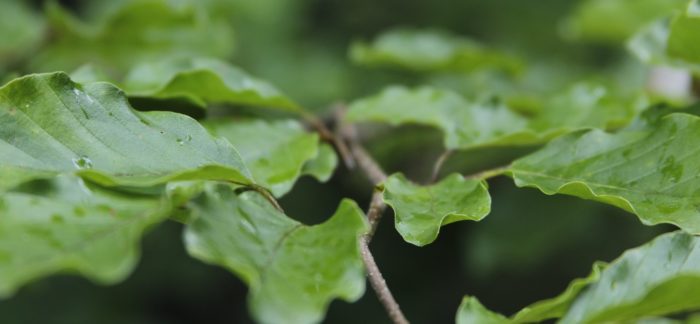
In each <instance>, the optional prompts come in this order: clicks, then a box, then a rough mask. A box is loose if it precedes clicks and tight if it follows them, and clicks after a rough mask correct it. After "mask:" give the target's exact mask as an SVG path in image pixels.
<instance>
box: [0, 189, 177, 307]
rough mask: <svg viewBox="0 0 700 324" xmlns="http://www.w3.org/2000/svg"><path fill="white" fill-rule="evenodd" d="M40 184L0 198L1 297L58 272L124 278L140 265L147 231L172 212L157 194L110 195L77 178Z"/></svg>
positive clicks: (102, 280) (100, 278)
mask: <svg viewBox="0 0 700 324" xmlns="http://www.w3.org/2000/svg"><path fill="white" fill-rule="evenodd" d="M37 187H38V189H37V188H34V189H33V192H32V193H27V192H9V193H5V194H4V195H3V196H2V197H0V278H2V280H0V296H1V297H7V296H9V295H11V294H12V293H14V292H15V291H16V290H17V289H18V288H19V287H20V286H21V285H23V284H26V283H28V282H30V281H33V280H35V279H38V278H41V277H44V276H48V275H51V274H55V273H66V272H68V273H79V274H81V275H83V276H86V277H88V278H90V279H91V280H93V281H95V282H98V283H101V284H112V283H116V282H119V281H121V280H123V279H124V278H125V277H126V276H127V275H128V274H129V273H130V272H131V271H132V269H133V268H134V267H135V266H136V263H137V261H138V256H139V252H138V242H139V240H140V239H141V236H142V235H143V233H144V231H145V230H146V229H147V228H148V227H150V226H151V225H153V224H155V223H157V222H160V221H162V220H163V219H164V218H165V217H167V215H168V212H169V209H170V207H169V205H168V204H167V203H166V202H165V201H164V200H162V199H159V198H158V196H155V197H148V196H137V195H129V194H122V193H116V192H112V191H107V190H104V189H100V188H96V187H94V186H88V185H86V184H85V183H84V182H83V180H81V179H80V178H77V177H74V176H60V177H57V178H55V179H52V180H50V181H45V182H42V183H40V184H38V185H37ZM34 192H36V193H34Z"/></svg>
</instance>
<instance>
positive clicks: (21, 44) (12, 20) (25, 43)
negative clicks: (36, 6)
mask: <svg viewBox="0 0 700 324" xmlns="http://www.w3.org/2000/svg"><path fill="white" fill-rule="evenodd" d="M44 25H45V23H44V21H43V20H42V19H41V17H40V16H39V15H38V14H37V13H36V12H34V11H33V10H32V9H31V8H30V7H29V6H28V5H27V2H26V1H20V0H6V1H0V40H2V41H0V71H1V69H2V66H1V65H2V64H5V63H6V60H8V59H9V60H12V59H17V56H18V55H22V54H27V53H26V52H27V51H28V50H29V49H30V48H31V47H33V46H36V45H37V43H38V42H39V41H40V40H41V37H42V34H43V31H44Z"/></svg>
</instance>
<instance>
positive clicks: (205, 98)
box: [124, 58, 301, 112]
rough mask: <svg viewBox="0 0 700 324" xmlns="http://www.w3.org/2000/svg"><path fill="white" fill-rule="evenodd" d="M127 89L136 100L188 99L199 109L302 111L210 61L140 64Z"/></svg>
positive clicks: (258, 83) (270, 89)
mask: <svg viewBox="0 0 700 324" xmlns="http://www.w3.org/2000/svg"><path fill="white" fill-rule="evenodd" d="M124 89H125V91H126V92H127V93H129V96H133V97H151V98H158V99H172V98H185V99H187V100H189V101H191V102H193V103H195V104H197V105H200V106H206V105H207V104H211V103H227V104H234V105H248V106H262V107H272V108H279V109H283V110H288V111H294V112H299V111H300V110H301V108H300V107H299V106H298V105H297V104H296V103H294V102H293V101H292V100H291V99H289V98H287V97H286V96H285V95H283V94H282V93H280V92H279V90H277V89H276V88H275V87H273V86H272V85H270V84H268V83H266V82H264V81H261V80H258V79H256V78H254V77H251V76H250V75H248V74H247V73H245V72H244V71H242V70H240V69H238V68H236V67H234V66H232V65H230V64H228V63H226V62H224V61H220V60H217V59H209V58H178V59H171V60H161V61H158V62H154V63H144V64H141V65H139V66H138V67H136V68H134V69H133V70H132V71H131V72H130V73H129V74H128V75H127V77H126V80H125V81H124Z"/></svg>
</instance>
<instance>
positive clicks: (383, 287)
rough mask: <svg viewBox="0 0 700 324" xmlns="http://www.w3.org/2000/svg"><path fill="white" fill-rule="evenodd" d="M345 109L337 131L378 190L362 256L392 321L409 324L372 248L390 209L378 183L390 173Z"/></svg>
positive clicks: (362, 241)
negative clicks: (359, 136) (345, 119)
mask: <svg viewBox="0 0 700 324" xmlns="http://www.w3.org/2000/svg"><path fill="white" fill-rule="evenodd" d="M344 113H345V111H344V108H343V107H342V106H338V107H337V108H336V110H335V118H336V126H337V129H336V135H337V137H338V138H339V139H340V140H342V141H347V143H348V147H349V152H350V153H351V154H352V157H353V158H354V160H355V161H356V162H357V166H359V168H360V170H361V171H362V172H363V173H364V174H365V176H367V178H368V179H369V180H370V181H371V182H372V183H373V184H374V189H375V190H374V192H373V194H372V201H371V202H370V205H369V208H367V221H368V222H369V225H370V229H369V231H368V232H367V233H366V234H365V235H363V236H362V237H361V238H360V249H361V251H362V260H363V261H364V263H365V267H366V268H367V277H368V278H369V282H370V284H371V285H372V288H373V289H374V292H375V293H376V294H377V298H378V299H379V302H381V304H382V305H383V306H384V309H386V312H387V314H388V315H389V318H390V319H391V321H392V322H393V323H395V324H408V320H406V317H405V316H404V315H403V312H402V311H401V307H400V306H399V304H398V303H397V302H396V299H394V295H392V293H391V290H389V286H388V285H387V284H386V280H384V276H382V273H381V271H379V267H378V266H377V263H376V262H375V261H374V257H373V256H372V253H371V252H370V250H369V242H370V241H371V240H372V237H373V236H374V232H375V231H376V230H377V227H378V225H379V221H380V220H381V218H382V215H383V214H384V210H386V204H385V203H384V200H383V198H382V192H381V190H377V189H378V188H377V185H378V184H380V183H381V182H384V180H386V178H387V176H386V173H385V172H384V170H382V168H381V167H380V166H379V164H378V163H377V162H376V161H375V160H374V159H373V158H372V156H370V155H369V153H367V151H366V150H365V148H364V147H363V146H362V145H361V144H360V142H359V141H358V140H357V130H356V129H355V127H353V126H352V125H349V124H345V123H343V115H344Z"/></svg>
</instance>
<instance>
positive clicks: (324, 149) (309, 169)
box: [302, 143, 338, 182]
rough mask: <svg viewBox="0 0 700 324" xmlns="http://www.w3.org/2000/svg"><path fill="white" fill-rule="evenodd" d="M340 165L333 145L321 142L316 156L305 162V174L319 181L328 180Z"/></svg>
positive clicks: (303, 170) (303, 171)
mask: <svg viewBox="0 0 700 324" xmlns="http://www.w3.org/2000/svg"><path fill="white" fill-rule="evenodd" d="M337 166H338V155H336V154H335V149H333V146H331V145H329V144H327V143H321V145H320V146H319V147H318V154H317V155H316V157H315V158H314V159H312V160H310V161H307V162H306V164H304V168H303V169H302V173H303V174H308V175H310V176H312V177H314V178H316V179H317V180H318V181H321V182H326V181H328V179H330V178H331V176H333V172H334V171H335V168H336V167H337Z"/></svg>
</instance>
